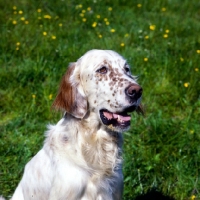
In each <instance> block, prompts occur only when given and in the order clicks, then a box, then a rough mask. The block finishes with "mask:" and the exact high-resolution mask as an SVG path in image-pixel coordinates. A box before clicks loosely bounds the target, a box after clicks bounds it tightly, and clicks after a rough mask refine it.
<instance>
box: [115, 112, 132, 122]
mask: <svg viewBox="0 0 200 200" xmlns="http://www.w3.org/2000/svg"><path fill="white" fill-rule="evenodd" d="M113 117H114V118H115V119H118V118H119V119H120V120H121V121H124V122H126V121H130V120H131V117H130V116H128V115H127V116H122V115H118V114H114V113H113Z"/></svg>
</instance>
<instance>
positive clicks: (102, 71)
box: [97, 66, 108, 74]
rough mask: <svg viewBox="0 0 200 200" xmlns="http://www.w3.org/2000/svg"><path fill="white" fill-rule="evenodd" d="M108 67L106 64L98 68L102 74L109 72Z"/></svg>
mask: <svg viewBox="0 0 200 200" xmlns="http://www.w3.org/2000/svg"><path fill="white" fill-rule="evenodd" d="M107 71H108V70H107V68H106V67H105V66H103V67H101V68H100V69H98V70H97V72H98V73H101V74H106V73H107Z"/></svg>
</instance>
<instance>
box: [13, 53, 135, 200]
mask: <svg viewBox="0 0 200 200" xmlns="http://www.w3.org/2000/svg"><path fill="white" fill-rule="evenodd" d="M125 63H126V61H125V60H124V58H123V57H121V56H120V55H119V54H117V53H116V52H114V51H109V50H92V51H89V52H87V53H86V54H85V55H84V56H82V57H81V58H80V59H79V60H78V61H77V62H76V63H72V65H75V68H74V70H73V72H72V74H71V75H70V78H69V82H70V83H71V84H72V86H73V87H75V88H76V94H77V93H78V94H77V97H76V98H77V99H76V102H79V101H80V99H81V101H80V102H79V104H78V107H76V109H77V110H76V114H74V115H73V113H70V112H69V111H67V113H65V115H64V117H63V118H62V119H61V120H60V121H59V122H58V123H57V124H56V125H54V126H52V125H50V126H49V127H48V131H47V132H46V140H45V142H44V146H43V148H42V149H41V150H40V151H39V152H38V153H37V154H36V155H35V156H34V157H33V158H32V159H31V161H30V162H28V164H27V165H26V167H25V171H24V175H23V177H22V180H21V182H20V183H19V185H18V187H17V188H16V191H15V193H14V195H13V197H12V200H47V199H48V200H58V199H59V200H66V199H69V200H120V199H122V192H123V174H122V158H121V153H122V149H121V148H122V134H121V132H122V131H124V130H123V129H117V128H115V127H112V126H109V127H107V126H105V125H103V123H102V122H101V119H100V117H99V110H100V109H102V108H105V109H108V110H110V111H111V112H115V113H116V112H122V111H123V109H124V107H127V106H129V102H128V100H127V98H126V95H125V92H124V90H125V88H127V87H128V85H130V84H132V83H134V84H137V83H136V79H135V78H134V77H132V76H131V74H130V73H129V72H125V71H124V65H125ZM104 65H105V66H106V67H107V68H108V70H109V71H108V74H107V75H105V76H104V75H101V74H99V73H97V70H98V69H99V68H100V67H102V66H104ZM114 72H115V74H114V75H113V74H112V73H114ZM121 78H122V79H121ZM61 90H62V89H61ZM62 92H65V91H62ZM66 92H67V91H66ZM138 102H139V101H138ZM80 104H82V105H81V106H79V105H80ZM58 107H59V106H58Z"/></svg>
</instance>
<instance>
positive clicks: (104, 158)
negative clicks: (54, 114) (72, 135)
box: [64, 113, 123, 175]
mask: <svg viewBox="0 0 200 200" xmlns="http://www.w3.org/2000/svg"><path fill="white" fill-rule="evenodd" d="M72 119H73V122H75V124H77V126H76V127H74V128H76V129H77V137H80V141H81V144H80V148H79V149H81V152H80V153H81V154H82V156H83V159H84V160H85V162H86V163H87V165H88V166H89V167H90V168H91V170H93V171H98V173H99V172H101V174H102V175H111V174H113V173H114V171H115V169H116V168H119V167H121V163H122V158H121V147H122V143H123V138H122V134H121V133H117V132H114V131H111V130H109V129H107V128H105V127H104V126H103V125H102V124H100V122H99V119H98V118H97V117H96V115H95V113H90V115H89V117H87V118H84V119H76V118H74V117H73V116H71V115H70V114H67V113H65V115H64V121H66V123H67V121H70V120H72ZM91 125H92V126H91ZM79 129H81V131H79Z"/></svg>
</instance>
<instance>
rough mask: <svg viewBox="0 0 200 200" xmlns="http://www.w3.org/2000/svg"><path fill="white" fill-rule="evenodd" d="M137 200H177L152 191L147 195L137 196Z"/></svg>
mask: <svg viewBox="0 0 200 200" xmlns="http://www.w3.org/2000/svg"><path fill="white" fill-rule="evenodd" d="M135 200H175V199H174V198H172V197H169V196H166V195H164V194H162V193H161V192H159V191H156V190H155V189H154V190H150V191H149V192H147V193H146V194H142V195H140V196H137V197H136V199H135Z"/></svg>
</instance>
